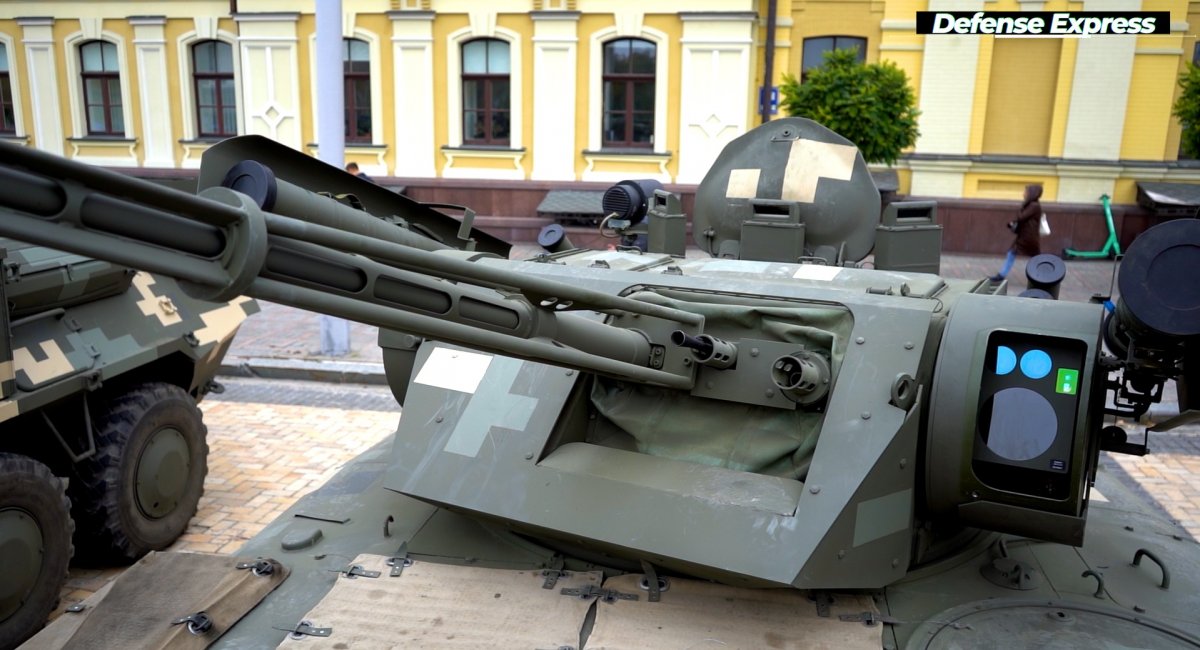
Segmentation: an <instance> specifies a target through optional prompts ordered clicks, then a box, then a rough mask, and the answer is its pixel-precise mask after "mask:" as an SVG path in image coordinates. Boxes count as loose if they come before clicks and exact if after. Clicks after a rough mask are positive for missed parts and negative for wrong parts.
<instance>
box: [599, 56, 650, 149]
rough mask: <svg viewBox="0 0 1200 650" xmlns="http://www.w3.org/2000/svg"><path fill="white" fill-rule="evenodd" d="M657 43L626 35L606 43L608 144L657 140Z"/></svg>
mask: <svg viewBox="0 0 1200 650" xmlns="http://www.w3.org/2000/svg"><path fill="white" fill-rule="evenodd" d="M656 56H657V52H656V49H655V46H654V43H651V42H650V41H644V40H641V39H638V38H623V39H620V40H616V41H609V42H608V43H605V44H604V117H603V126H602V127H601V129H602V132H603V137H602V139H601V142H602V146H604V147H649V146H651V145H652V144H654V68H655V57H656Z"/></svg>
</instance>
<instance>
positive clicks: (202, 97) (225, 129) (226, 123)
mask: <svg viewBox="0 0 1200 650" xmlns="http://www.w3.org/2000/svg"><path fill="white" fill-rule="evenodd" d="M192 76H193V77H194V78H195V82H196V121H197V125H198V128H197V130H196V133H197V135H198V136H199V137H201V138H214V137H216V138H225V137H229V136H232V135H237V132H238V128H237V96H236V95H235V92H236V90H235V89H236V86H235V85H234V82H233V47H232V46H230V45H229V43H222V42H221V41H202V42H200V43H197V44H195V45H193V46H192Z"/></svg>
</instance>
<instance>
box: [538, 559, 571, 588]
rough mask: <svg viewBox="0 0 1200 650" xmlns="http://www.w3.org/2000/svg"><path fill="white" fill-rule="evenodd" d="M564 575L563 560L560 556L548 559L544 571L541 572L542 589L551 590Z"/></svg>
mask: <svg viewBox="0 0 1200 650" xmlns="http://www.w3.org/2000/svg"><path fill="white" fill-rule="evenodd" d="M564 575H566V572H565V571H563V558H562V556H561V555H555V556H554V557H552V558H550V562H548V563H547V566H546V568H545V569H543V570H542V578H543V580H542V589H553V588H554V585H555V583H557V582H558V579H559V578H561V577H563V576H564Z"/></svg>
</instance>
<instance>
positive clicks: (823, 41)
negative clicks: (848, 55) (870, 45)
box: [800, 36, 867, 82]
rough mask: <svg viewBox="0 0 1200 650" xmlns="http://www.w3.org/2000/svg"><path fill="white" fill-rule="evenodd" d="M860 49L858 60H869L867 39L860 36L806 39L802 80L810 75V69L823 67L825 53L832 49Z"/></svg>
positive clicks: (802, 61)
mask: <svg viewBox="0 0 1200 650" xmlns="http://www.w3.org/2000/svg"><path fill="white" fill-rule="evenodd" d="M852 49H858V62H859V63H862V62H863V61H866V60H867V39H865V38H859V37H858V36H818V37H816V38H806V39H804V54H803V58H802V59H801V61H800V81H801V82H803V81H804V79H805V78H806V77H808V71H809V70H812V69H813V68H819V67H821V64H822V63H824V61H825V53H826V52H829V51H832V50H852Z"/></svg>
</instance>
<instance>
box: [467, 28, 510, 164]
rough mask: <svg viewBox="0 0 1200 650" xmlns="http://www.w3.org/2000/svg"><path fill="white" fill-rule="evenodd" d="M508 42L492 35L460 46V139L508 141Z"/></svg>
mask: <svg viewBox="0 0 1200 650" xmlns="http://www.w3.org/2000/svg"><path fill="white" fill-rule="evenodd" d="M509 72H510V63H509V56H508V43H507V42H506V41H502V40H499V39H495V38H483V39H478V40H474V41H468V42H466V43H464V44H463V46H462V84H463V91H462V96H463V143H464V144H484V145H501V146H507V145H508V143H509V125H510V118H511V114H510V109H511V107H510V105H509V104H510V96H509Z"/></svg>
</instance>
